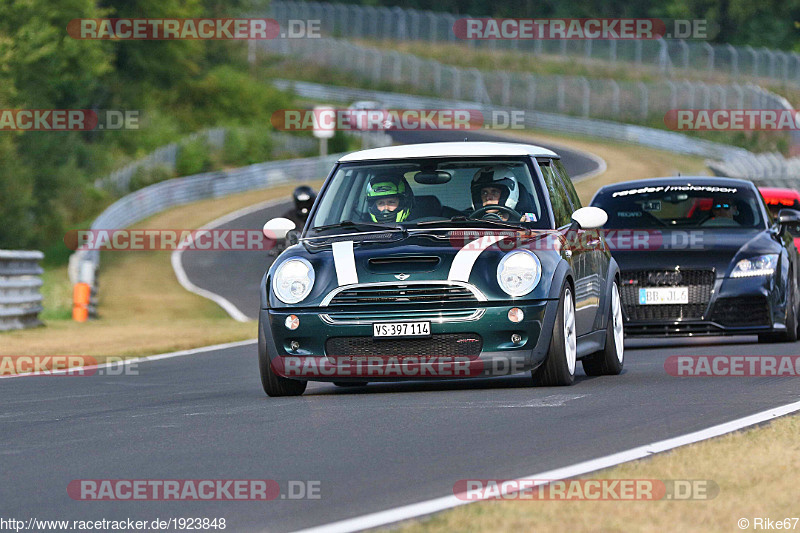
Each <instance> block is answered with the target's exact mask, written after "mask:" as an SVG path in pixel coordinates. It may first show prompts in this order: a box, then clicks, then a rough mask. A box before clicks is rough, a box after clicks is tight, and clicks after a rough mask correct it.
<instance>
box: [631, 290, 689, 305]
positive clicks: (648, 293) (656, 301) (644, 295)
mask: <svg viewBox="0 0 800 533" xmlns="http://www.w3.org/2000/svg"><path fill="white" fill-rule="evenodd" d="M688 303H689V287H658V288H654V289H639V305H666V304H688Z"/></svg>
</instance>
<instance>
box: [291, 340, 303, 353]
mask: <svg viewBox="0 0 800 533" xmlns="http://www.w3.org/2000/svg"><path fill="white" fill-rule="evenodd" d="M289 348H291V350H292V351H293V352H296V351H297V350H299V349H300V343H299V342H297V341H292V342H290V343H289Z"/></svg>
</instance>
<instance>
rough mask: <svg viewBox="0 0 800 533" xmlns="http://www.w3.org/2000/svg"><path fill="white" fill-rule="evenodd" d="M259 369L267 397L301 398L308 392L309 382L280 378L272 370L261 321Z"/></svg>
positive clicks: (259, 330) (259, 331)
mask: <svg viewBox="0 0 800 533" xmlns="http://www.w3.org/2000/svg"><path fill="white" fill-rule="evenodd" d="M258 369H259V370H260V371H261V386H262V387H263V388H264V392H266V393H267V396H271V397H279V396H300V395H301V394H303V393H304V392H305V390H306V386H307V385H308V382H307V381H298V380H296V379H289V378H285V377H283V376H279V375H278V374H276V373H275V371H274V370H273V369H272V365H271V364H270V360H269V355H267V337H266V336H265V335H264V328H263V327H262V326H261V321H260V320H259V321H258Z"/></svg>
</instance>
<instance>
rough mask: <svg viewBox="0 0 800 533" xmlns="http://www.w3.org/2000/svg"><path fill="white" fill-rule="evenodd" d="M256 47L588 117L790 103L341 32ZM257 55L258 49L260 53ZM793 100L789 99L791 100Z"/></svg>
mask: <svg viewBox="0 0 800 533" xmlns="http://www.w3.org/2000/svg"><path fill="white" fill-rule="evenodd" d="M255 47H256V51H259V50H260V51H265V52H270V53H273V54H280V55H285V56H294V57H300V58H302V60H303V61H304V62H306V61H307V62H310V63H316V64H319V65H323V66H327V67H335V68H336V69H337V70H344V71H347V72H350V73H353V74H356V75H358V76H359V77H360V78H362V79H368V80H370V81H372V82H375V83H379V84H391V85H395V86H397V85H403V86H411V87H413V88H414V89H415V90H426V91H431V90H432V91H433V92H434V94H436V95H437V96H440V97H445V98H450V99H453V100H471V101H474V102H481V103H485V104H495V105H503V106H513V107H518V108H522V109H531V110H540V111H554V112H557V113H561V114H569V115H576V116H582V117H584V118H605V119H610V120H627V121H629V122H638V121H642V120H647V119H649V118H652V117H654V116H658V117H663V115H664V114H665V113H667V112H668V111H670V110H672V109H726V108H728V107H735V108H737V109H745V108H750V109H784V108H786V107H787V106H788V102H786V101H785V99H783V98H782V97H780V96H779V95H776V94H774V93H772V92H770V91H768V90H766V89H764V88H762V87H759V86H758V85H754V84H751V83H749V84H738V83H728V84H719V83H705V82H703V81H692V80H670V79H663V80H659V81H649V82H643V81H617V80H614V79H608V78H588V77H584V76H561V75H546V74H531V73H526V72H510V71H503V70H478V69H476V68H462V67H456V66H452V65H446V64H443V63H441V62H439V61H435V60H428V59H423V58H420V57H418V56H415V55H413V54H407V53H401V52H397V51H394V50H385V49H380V48H374V47H368V46H361V45H358V44H355V43H352V42H349V41H346V40H342V39H332V38H319V39H273V40H265V41H258V42H257V43H256V45H255ZM257 57H258V55H257V54H256V55H255V58H257ZM790 107H791V106H789V108H790Z"/></svg>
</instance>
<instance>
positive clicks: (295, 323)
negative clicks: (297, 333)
mask: <svg viewBox="0 0 800 533" xmlns="http://www.w3.org/2000/svg"><path fill="white" fill-rule="evenodd" d="M299 327H300V319H299V318H297V317H296V316H295V315H289V316H287V317H286V329H290V330H292V331H294V330H296V329H297V328H299Z"/></svg>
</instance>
